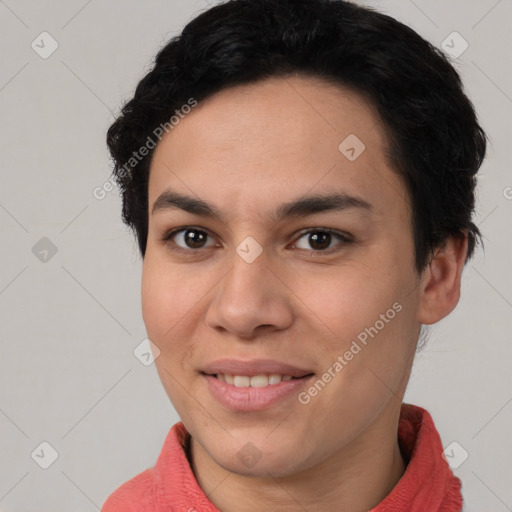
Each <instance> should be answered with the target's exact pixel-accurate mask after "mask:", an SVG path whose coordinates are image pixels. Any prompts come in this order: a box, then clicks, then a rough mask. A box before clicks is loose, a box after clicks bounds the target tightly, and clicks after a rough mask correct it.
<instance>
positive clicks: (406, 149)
mask: <svg viewBox="0 0 512 512" xmlns="http://www.w3.org/2000/svg"><path fill="white" fill-rule="evenodd" d="M291 74H299V75H305V76H314V77H319V78H322V79H325V80H326V81H328V82H331V83H334V84H338V85H339V86H342V87H345V88H348V89H350V90H352V91H355V92H356V93H359V94H360V95H361V96H362V97H364V98H365V99H366V100H367V101H368V102H369V104H370V105H371V106H372V107H373V108H374V109H376V111H377V112H378V114H379V116H380V120H381V121H382V124H383V126H384V129H385V135H386V140H387V147H386V149H385V151H386V156H387V158H388V161H389V163H390V164H391V166H392V168H393V169H394V170H395V171H396V172H397V173H398V174H399V175H400V176H402V178H403V180H404V183H405V186H406V189H407V191H408V193H409V195H410V200H411V204H412V219H411V220H412V225H411V230H412V235H413V239H414V249H415V266H416V269H417V270H418V272H421V271H422V270H423V269H424V268H425V266H426V265H427V264H428V262H429V261H430V258H431V257H432V255H433V254H434V252H435V250H436V249H437V248H439V247H442V246H443V245H444V243H445V241H446V239H447V238H448V237H449V236H465V235H466V234H467V237H468V253H467V258H466V261H467V260H468V259H469V258H470V257H471V256H472V254H473V250H474V247H475V245H476V244H477V243H478V241H479V239H480V241H481V238H482V236H481V233H480V231H479V229H478V227H477V226H476V225H475V224H474V223H473V222H472V215H473V212H474V207H475V187H476V173H477V171H478V169H479V167H480V165H481V163H482V161H483V159H484V156H485V151H486V143H487V140H486V139H487V137H486V134H485V132H484V131H483V129H482V128H481V127H480V125H479V124H478V121H477V118H476V114H475V111H474V108H473V105H472V103H471V101H470V100H469V99H468V97H467V96H466V95H465V93H464V90H463V85H462V82H461V79H460V77H459V75H458V73H457V71H456V70H455V69H454V67H453V66H452V64H451V63H450V62H449V60H448V59H447V58H446V57H445V55H444V54H443V53H442V52H441V51H440V50H438V49H437V48H436V47H434V46H433V45H432V44H430V43H429V42H428V41H426V40H424V39H423V38H422V37H421V36H419V35H418V34H417V33H416V32H415V31H414V30H412V29H411V28H409V27H407V26H406V25H404V24H402V23H400V22H398V21H397V20H395V19H394V18H392V17H390V16H387V15H385V14H382V13H379V12H377V11H375V10H374V9H372V8H370V7H363V6H359V5H355V4H353V3H350V2H348V1H344V0H228V1H225V2H223V3H220V4H217V5H215V6H214V7H211V8H210V9H208V10H207V11H205V12H202V13H201V14H200V15H198V16H197V17H196V18H194V19H193V20H192V21H190V22H189V23H188V24H187V25H186V26H185V28H184V29H183V31H182V33H181V34H180V35H177V36H176V37H174V38H172V39H171V40H170V41H169V42H168V43H167V44H166V45H165V46H164V47H163V48H162V49H161V50H160V51H159V52H158V54H157V55H156V58H155V63H154V66H153V68H152V70H151V71H150V72H148V73H147V74H146V75H145V76H144V78H143V79H142V80H141V81H140V82H139V83H138V85H137V87H136V90H135V94H134V96H133V98H132V99H130V100H129V101H127V102H126V103H125V104H124V106H123V108H122V110H121V113H120V115H119V116H118V117H117V119H116V120H115V121H114V122H113V124H112V125H111V126H110V128H109V130H108V134H107V145H108V148H109V150H110V153H111V156H112V159H113V162H114V170H113V178H114V180H115V181H116V182H117V184H118V186H119V188H120V190H121V193H122V200H123V212H122V217H123V221H124V222H125V223H126V224H127V225H128V226H130V227H131V229H132V230H134V231H135V233H136V236H137V239H138V244H139V249H140V253H141V255H142V257H143V258H144V255H145V250H146V243H147V234H148V180H149V168H150V163H151V156H152V154H153V152H154V149H153V150H150V151H149V152H148V153H147V155H146V156H144V157H143V158H140V159H139V160H137V161H136V162H134V161H133V160H132V161H131V165H130V166H128V167H127V165H126V164H127V162H129V161H130V159H131V158H132V156H133V153H134V151H137V150H138V149H139V148H141V147H142V146H144V145H145V144H146V142H147V141H148V140H149V138H151V137H152V134H154V131H155V128H156V127H158V126H159V125H163V124H164V123H165V122H168V120H169V118H170V116H172V114H173V112H174V111H175V109H179V108H180V107H181V106H182V105H184V104H186V103H187V101H188V100H189V99H190V98H191V97H192V98H194V99H195V100H197V101H201V100H203V99H205V98H207V97H208V96H211V95H212V94H214V93H216V92H218V91H220V90H222V89H225V88H227V87H230V86H235V85H242V84H248V83H253V82H257V81H260V80H263V79H265V78H270V77H279V76H286V75H291ZM340 142H341V141H340ZM127 169H129V172H127Z"/></svg>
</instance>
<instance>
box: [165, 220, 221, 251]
mask: <svg viewBox="0 0 512 512" xmlns="http://www.w3.org/2000/svg"><path fill="white" fill-rule="evenodd" d="M209 236H210V235H209V234H208V232H207V231H205V230H204V229H200V228H197V227H195V226H186V227H182V228H177V229H172V230H170V231H167V232H166V233H165V235H164V236H163V237H162V239H161V241H162V242H163V243H165V244H166V245H169V248H170V249H171V250H173V251H185V252H196V251H198V250H200V249H207V248H209V247H215V246H216V245H217V246H218V244H216V243H215V242H213V244H210V245H209V246H208V245H205V241H206V240H207V239H208V237H209Z"/></svg>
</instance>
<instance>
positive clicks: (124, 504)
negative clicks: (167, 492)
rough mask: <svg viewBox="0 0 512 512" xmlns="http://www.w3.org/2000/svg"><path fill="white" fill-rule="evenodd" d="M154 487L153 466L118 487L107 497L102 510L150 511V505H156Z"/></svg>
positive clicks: (120, 511) (122, 511)
mask: <svg viewBox="0 0 512 512" xmlns="http://www.w3.org/2000/svg"><path fill="white" fill-rule="evenodd" d="M154 487H155V478H154V472H153V468H149V469H146V470H145V471H143V472H142V473H139V474H138V475H137V476H135V477H133V478H132V479H130V480H128V481H127V482H125V483H124V484H123V485H121V486H120V487H119V488H117V489H116V490H115V491H114V492H113V493H112V494H111V495H110V496H109V497H108V498H107V500H106V501H105V503H104V504H103V506H102V507H101V512H135V511H136V512H145V511H146V510H148V511H149V510H150V508H149V507H150V506H151V505H154ZM145 506H147V507H148V508H147V509H146V508H145ZM151 510H153V509H151Z"/></svg>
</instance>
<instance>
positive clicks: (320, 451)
mask: <svg viewBox="0 0 512 512" xmlns="http://www.w3.org/2000/svg"><path fill="white" fill-rule="evenodd" d="M383 130H384V128H383V126H382V125H381V124H380V123H379V119H378V117H377V115H376V114H375V113H374V112H373V111H372V109H371V108H370V106H369V105H368V104H367V103H365V101H364V100H363V99H362V97H360V96H358V95H357V94H355V93H353V92H349V91H348V90H345V89H342V88H340V87H338V86H335V85H332V84H327V83H324V82H323V81H321V80H319V79H316V78H311V77H299V76H294V77H285V78H272V79H268V80H265V81H261V82H259V83H256V84H251V85H246V86H237V87H234V88H230V89H226V90H223V91H221V92H220V93H217V94H216V95H214V96H212V97H210V98H208V99H207V100H205V101H204V102H202V103H200V104H199V105H197V106H196V107H194V108H193V109H192V111H191V112H190V113H188V114H187V115H186V116H183V119H181V120H180V121H179V124H177V125H176V126H175V127H174V128H173V129H172V130H171V131H170V132H169V133H168V134H167V135H166V136H165V137H164V138H163V139H162V140H161V142H160V143H159V145H158V146H157V148H156V149H155V153H154V155H153V160H152V163H151V169H150V179H149V190H148V193H149V225H148V229H149V232H148V240H147V249H146V254H145V259H144V264H143V276H142V308H143V318H144V322H145V325H146V328H147V333H148V337H149V338H150V340H152V342H153V343H154V344H155V345H156V346H157V347H158V349H159V350H160V355H159V357H158V358H157V359H156V362H155V364H156V366H157V370H158V373H159V376H160V378H161V380H162V383H163V385H164V387H165V390H166V392H167V394H168V396H169V398H170V400H171V401H172V403H173V405H174V407H175V409H176V411H177V412H178V414H179V415H180V418H181V419H182V421H183V423H184V424H185V427H186V428H187V430H188V431H189V432H190V433H191V435H192V439H193V442H194V443H195V446H196V448H195V449H196V450H197V453H202V454H203V456H204V457H205V458H207V459H208V460H209V463H211V464H213V465H216V466H218V467H222V468H224V469H226V470H229V471H233V472H235V473H238V474H245V475H254V476H258V475H264V474H267V473H270V474H272V475H276V476H277V475H280V476H285V475H291V474H293V473H297V472H299V471H301V470H307V469H309V468H313V467H314V466H316V465H318V464H321V463H322V462H324V461H326V460H327V459H329V458H330V457H332V456H333V454H336V453H341V452H343V451H344V450H346V451H348V450H350V449H354V443H355V442H356V441H355V440H356V439H362V436H363V435H367V433H368V432H369V431H370V430H371V428H373V427H372V425H376V424H377V422H378V421H385V420H384V419H383V418H388V419H387V420H386V421H390V420H389V418H390V417H391V416H390V414H391V411H395V412H396V410H397V408H399V406H400V402H401V400H400V398H401V396H402V394H403V392H404V390H405V386H406V384H407V380H408V376H409V371H410V366H411V363H412V357H413V354H414V350H415V347H416V340H417V336H418V333H419V323H418V318H417V314H416V313H417V304H418V283H419V277H418V275H417V273H416V271H415V269H414V252H413V238H412V231H411V227H410V226H411V220H410V219H411V209H410V201H409V199H408V196H407V194H406V191H405V188H404V185H403V183H402V181H401V179H400V178H399V176H398V175H397V174H396V173H395V172H394V171H393V170H392V169H391V168H390V167H389V165H388V163H387V161H386V158H385V132H384V131H383ZM363 144H364V146H363ZM171 194H172V195H171ZM180 196H188V197H189V200H185V199H183V198H182V197H181V198H180ZM313 196H314V197H315V198H316V200H314V201H308V200H307V198H309V197H313ZM155 203H156V204H155ZM204 203H206V204H204ZM226 375H227V377H226ZM269 376H270V377H269ZM290 377H293V378H291V379H290ZM248 384H250V386H249V387H247V386H248ZM394 428H395V432H396V425H395V427H394Z"/></svg>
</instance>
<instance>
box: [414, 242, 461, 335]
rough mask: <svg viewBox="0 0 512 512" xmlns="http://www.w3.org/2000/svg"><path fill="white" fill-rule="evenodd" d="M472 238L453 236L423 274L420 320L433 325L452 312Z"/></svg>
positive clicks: (419, 305)
mask: <svg viewBox="0 0 512 512" xmlns="http://www.w3.org/2000/svg"><path fill="white" fill-rule="evenodd" d="M467 248H468V237H467V234H466V233H464V235H463V236H450V237H449V238H448V239H447V240H446V243H445V245H444V246H443V247H440V248H438V249H437V250H436V252H435V254H434V256H433V257H432V259H431V261H430V263H429V264H428V266H427V267H426V268H425V270H424V271H423V273H422V276H421V280H420V285H419V287H420V289H419V301H418V312H417V320H418V322H420V323H422V324H426V325H431V324H434V323H436V322H439V320H441V319H443V318H444V317H445V316H447V315H449V314H450V313H451V312H452V311H453V310H454V309H455V307H456V306H457V303H458V302H459V298H460V284H461V276H462V270H463V268H464V263H465V260H466V254H467Z"/></svg>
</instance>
